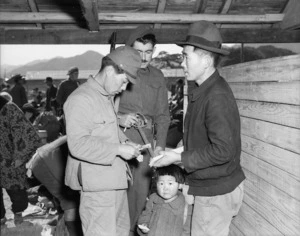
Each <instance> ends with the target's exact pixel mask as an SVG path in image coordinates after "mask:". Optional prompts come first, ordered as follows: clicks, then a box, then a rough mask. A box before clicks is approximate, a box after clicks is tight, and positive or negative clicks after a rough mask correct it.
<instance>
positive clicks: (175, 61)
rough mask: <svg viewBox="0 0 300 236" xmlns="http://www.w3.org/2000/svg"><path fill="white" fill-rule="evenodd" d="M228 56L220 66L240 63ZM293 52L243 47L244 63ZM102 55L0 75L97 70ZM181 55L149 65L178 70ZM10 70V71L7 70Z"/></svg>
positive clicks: (236, 55) (234, 53)
mask: <svg viewBox="0 0 300 236" xmlns="http://www.w3.org/2000/svg"><path fill="white" fill-rule="evenodd" d="M228 50H229V51H230V54H229V56H227V57H224V58H223V59H222V61H221V63H220V65H221V66H227V65H232V64H237V63H241V53H240V48H239V47H233V48H228ZM293 54H295V53H294V52H292V51H290V50H287V49H282V48H276V47H274V46H271V45H268V46H260V47H258V48H254V47H244V62H247V61H254V60H260V59H266V58H271V57H279V56H287V55H293ZM102 58H103V55H102V54H100V53H98V52H95V51H87V52H85V53H84V54H81V55H77V56H74V57H68V58H63V57H56V58H53V59H50V60H36V61H33V62H30V63H28V64H26V65H24V66H20V67H17V68H13V67H8V66H7V67H5V66H2V71H1V73H4V71H3V68H5V70H6V76H7V77H10V76H11V75H13V74H17V73H20V74H26V72H27V71H51V70H65V71H67V70H68V69H69V68H70V67H72V66H77V67H78V68H79V69H80V70H98V69H99V68H100V65H101V61H102ZM180 63H181V54H169V53H167V52H165V51H161V52H160V53H159V54H158V56H157V57H155V58H153V60H152V61H151V65H152V66H154V67H156V68H158V69H171V68H180V67H181V65H180ZM9 68H12V69H9Z"/></svg>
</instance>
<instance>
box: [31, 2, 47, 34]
mask: <svg viewBox="0 0 300 236" xmlns="http://www.w3.org/2000/svg"><path fill="white" fill-rule="evenodd" d="M27 2H28V5H29V8H30V10H31V11H32V12H39V9H38V7H37V4H36V2H35V0H27ZM36 26H37V27H38V28H40V29H44V27H43V25H42V24H40V23H37V24H36Z"/></svg>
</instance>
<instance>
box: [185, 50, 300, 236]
mask: <svg viewBox="0 0 300 236" xmlns="http://www.w3.org/2000/svg"><path fill="white" fill-rule="evenodd" d="M219 72H220V74H221V75H222V76H223V77H224V78H225V79H226V80H227V81H228V83H229V85H230V87H231V89H232V90H233V93H234V95H235V98H236V101H237V104H238V108H239V112H240V117H241V138H242V154H241V164H242V167H243V170H244V172H245V175H246V180H245V195H244V201H243V204H242V207H241V209H240V211H239V214H238V215H237V216H236V217H235V218H234V219H233V221H232V224H231V226H230V236H243V235H245V236H253V235H255V236H267V235H270V236H281V235H285V236H296V235H297V236H298V235H300V55H293V56H286V57H278V58H272V59H267V60H258V61H253V62H247V63H242V64H237V65H233V66H228V67H223V68H221V69H220V70H219ZM185 87H187V86H185ZM186 91H187V88H185V93H184V94H185V95H186ZM186 105H187V96H185V102H184V111H186Z"/></svg>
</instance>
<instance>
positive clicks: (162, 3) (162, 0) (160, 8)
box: [154, 0, 167, 29]
mask: <svg viewBox="0 0 300 236" xmlns="http://www.w3.org/2000/svg"><path fill="white" fill-rule="evenodd" d="M166 3H167V0H158V4H157V9H156V13H164V12H165V8H166ZM160 28H161V24H159V23H156V24H155V25H154V29H160Z"/></svg>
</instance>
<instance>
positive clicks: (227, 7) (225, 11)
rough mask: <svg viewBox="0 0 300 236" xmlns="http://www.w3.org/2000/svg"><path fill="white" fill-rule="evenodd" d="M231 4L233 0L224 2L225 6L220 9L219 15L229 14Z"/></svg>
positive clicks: (224, 0)
mask: <svg viewBox="0 0 300 236" xmlns="http://www.w3.org/2000/svg"><path fill="white" fill-rule="evenodd" d="M231 3H232V0H223V5H222V7H221V8H220V11H219V13H220V14H227V12H228V11H229V9H230V6H231Z"/></svg>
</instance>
